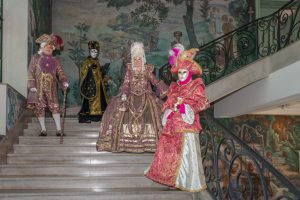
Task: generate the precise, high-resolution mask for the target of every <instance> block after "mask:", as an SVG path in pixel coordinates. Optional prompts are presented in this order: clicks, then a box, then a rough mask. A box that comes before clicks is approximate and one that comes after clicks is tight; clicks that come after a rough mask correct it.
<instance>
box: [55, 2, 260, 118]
mask: <svg viewBox="0 0 300 200" xmlns="http://www.w3.org/2000/svg"><path fill="white" fill-rule="evenodd" d="M52 6H53V8H52V10H53V13H52V19H53V21H52V28H53V32H54V33H55V34H58V35H59V36H61V37H62V38H63V40H64V51H62V52H61V54H60V56H59V57H60V60H61V62H62V65H63V67H64V69H65V71H66V73H67V75H68V78H69V80H70V90H69V92H68V101H67V104H68V105H67V106H68V108H67V110H69V111H70V110H71V109H72V108H75V107H78V105H80V94H79V86H78V79H79V71H80V68H81V65H82V62H83V60H84V58H85V57H86V56H87V55H88V52H87V50H88V47H87V42H88V41H89V40H97V41H99V43H100V63H101V64H102V65H104V64H106V66H109V67H108V72H107V75H108V77H111V80H110V81H109V91H108V93H109V95H110V96H114V95H116V94H117V92H118V88H119V86H120V84H121V82H122V78H123V75H124V67H123V66H124V63H125V62H127V61H128V49H129V47H130V44H131V43H132V42H133V41H142V42H143V43H144V45H145V47H146V57H147V62H148V63H150V64H154V65H155V67H156V72H157V73H158V69H159V68H160V67H161V66H162V65H164V64H166V63H167V55H168V50H169V49H170V47H171V45H172V44H174V43H176V42H180V43H182V44H183V45H184V46H185V47H186V48H189V47H197V46H201V45H204V44H205V43H207V42H210V41H211V40H213V39H214V38H217V37H220V36H221V35H223V34H225V33H227V32H229V31H232V30H234V29H235V28H236V27H239V26H241V25H243V24H245V23H248V22H249V20H252V19H254V16H255V15H254V10H255V9H254V5H253V1H250V0H199V1H191V0H147V1H146V0H142V1H134V0H132V1H120V0H89V1H84V0H53V1H52ZM75 110H76V109H75ZM75 110H74V114H75V113H76V112H75Z"/></svg>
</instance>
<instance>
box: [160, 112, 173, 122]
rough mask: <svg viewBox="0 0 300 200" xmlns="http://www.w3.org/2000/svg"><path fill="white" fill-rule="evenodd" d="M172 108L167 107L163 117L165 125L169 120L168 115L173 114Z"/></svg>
mask: <svg viewBox="0 0 300 200" xmlns="http://www.w3.org/2000/svg"><path fill="white" fill-rule="evenodd" d="M171 112H172V110H171V109H167V110H166V111H165V113H164V115H163V117H162V125H163V126H165V125H166V123H167V120H168V116H169V115H170V114H171Z"/></svg>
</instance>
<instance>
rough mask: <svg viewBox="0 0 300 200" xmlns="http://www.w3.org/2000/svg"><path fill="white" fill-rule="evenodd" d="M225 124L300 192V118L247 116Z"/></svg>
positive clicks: (226, 121)
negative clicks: (299, 189)
mask: <svg viewBox="0 0 300 200" xmlns="http://www.w3.org/2000/svg"><path fill="white" fill-rule="evenodd" d="M222 121H223V123H224V124H225V125H226V126H227V127H228V128H229V129H231V130H232V131H233V132H234V133H236V134H237V135H238V136H239V137H240V138H241V139H243V141H245V142H246V143H248V145H249V146H250V147H251V148H252V149H253V150H255V151H257V152H258V153H259V154H260V155H261V156H263V157H265V158H266V159H267V160H268V161H269V162H270V163H271V164H272V165H273V166H274V167H275V168H277V169H278V170H279V171H281V172H282V173H283V174H284V175H285V176H286V177H287V178H288V179H289V180H290V181H291V182H292V183H294V184H295V185H296V186H297V187H298V188H300V180H299V162H300V160H299V154H300V117H299V116H271V115H244V116H240V117H235V118H231V119H223V120H222Z"/></svg>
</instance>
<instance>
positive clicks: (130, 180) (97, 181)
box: [0, 174, 166, 190]
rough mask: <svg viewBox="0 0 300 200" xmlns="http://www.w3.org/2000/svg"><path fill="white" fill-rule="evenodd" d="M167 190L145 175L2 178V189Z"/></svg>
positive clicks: (0, 182)
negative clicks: (147, 188) (148, 188)
mask: <svg viewBox="0 0 300 200" xmlns="http://www.w3.org/2000/svg"><path fill="white" fill-rule="evenodd" d="M144 187H152V188H165V187H166V186H163V185H161V184H158V183H155V182H153V181H151V180H149V179H147V178H145V177H144V176H143V175H136V176H134V175H132V174H130V175H115V176H111V175H110V176H87V177H84V176H82V177H78V176H76V177H69V176H59V177H51V176H31V177H26V176H25V177H24V176H11V177H9V176H0V188H1V189H11V188H14V189H16V190H18V189H65V188H85V189H90V188H93V189H105V188H140V189H142V188H144Z"/></svg>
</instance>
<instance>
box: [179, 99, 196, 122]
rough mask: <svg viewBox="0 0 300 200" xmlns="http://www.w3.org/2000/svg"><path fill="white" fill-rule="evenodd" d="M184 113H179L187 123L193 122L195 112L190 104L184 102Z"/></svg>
mask: <svg viewBox="0 0 300 200" xmlns="http://www.w3.org/2000/svg"><path fill="white" fill-rule="evenodd" d="M184 107H185V113H184V114H181V117H182V119H183V121H184V122H185V123H187V124H193V123H194V120H195V113H194V111H193V109H192V108H191V106H190V105H188V104H184Z"/></svg>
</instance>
